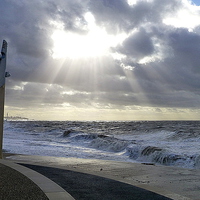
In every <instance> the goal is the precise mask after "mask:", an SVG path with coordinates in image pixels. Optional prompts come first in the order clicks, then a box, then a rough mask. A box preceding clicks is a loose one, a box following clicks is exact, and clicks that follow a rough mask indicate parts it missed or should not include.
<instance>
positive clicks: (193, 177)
mask: <svg viewBox="0 0 200 200" xmlns="http://www.w3.org/2000/svg"><path fill="white" fill-rule="evenodd" d="M4 158H5V159H8V160H13V161H15V162H18V163H27V164H35V165H40V166H50V167H56V168H61V169H67V170H73V171H77V172H83V173H88V174H93V175H98V176H101V177H106V178H111V179H114V180H117V181H121V182H124V183H128V184H131V185H134V186H137V187H141V188H144V189H147V190H150V191H153V192H156V193H158V194H161V195H164V196H166V197H169V198H172V199H176V200H189V199H193V200H199V196H200V170H195V169H182V168H175V167H165V166H156V165H155V166H154V165H145V164H139V163H126V162H116V161H107V160H93V159H80V158H63V157H48V156H32V155H31V156H29V155H15V154H5V155H4Z"/></svg>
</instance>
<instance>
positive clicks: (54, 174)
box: [21, 164, 171, 200]
mask: <svg viewBox="0 0 200 200" xmlns="http://www.w3.org/2000/svg"><path fill="white" fill-rule="evenodd" d="M21 165H23V166H25V167H28V168H30V169H32V170H35V171H37V172H39V173H40V174H42V175H44V176H46V177H47V178H49V179H51V180H52V181H54V182H55V183H57V184H58V185H60V186H61V187H62V188H63V189H65V190H66V191H67V192H68V193H69V194H71V195H72V196H73V197H74V198H75V199H76V200H86V199H87V200H171V199H170V198H167V197H164V196H162V195H159V194H156V193H154V192H151V191H148V190H145V189H142V188H139V187H135V186H133V185H129V184H126V183H122V182H119V181H115V180H112V179H108V178H103V177H100V176H95V175H90V174H86V173H80V172H75V171H71V170H65V169H59V168H53V167H45V166H38V165H30V164H21Z"/></svg>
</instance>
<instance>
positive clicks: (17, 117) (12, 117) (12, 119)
mask: <svg viewBox="0 0 200 200" xmlns="http://www.w3.org/2000/svg"><path fill="white" fill-rule="evenodd" d="M4 120H5V121H28V120H29V119H28V118H26V117H20V116H8V114H7V116H4Z"/></svg>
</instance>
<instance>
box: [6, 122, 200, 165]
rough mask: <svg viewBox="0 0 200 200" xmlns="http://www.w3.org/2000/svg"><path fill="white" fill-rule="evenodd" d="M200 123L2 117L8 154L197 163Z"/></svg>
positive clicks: (183, 163) (162, 163)
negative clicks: (29, 120)
mask: <svg viewBox="0 0 200 200" xmlns="http://www.w3.org/2000/svg"><path fill="white" fill-rule="evenodd" d="M199 125H200V122H184V121H183V122H164V121H163V122H49V121H46V122H45V121H31V122H28V121H27V122H26V121H23V122H20V121H18V122H5V124H4V146H3V148H4V150H5V151H8V152H12V153H19V154H30V155H48V156H57V157H78V158H94V159H109V160H118V161H125V162H127V161H128V162H130V161H131V162H150V163H157V164H161V165H171V166H178V167H185V168H200V147H199V141H200V128H199V127H200V126H199Z"/></svg>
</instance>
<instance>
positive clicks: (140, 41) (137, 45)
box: [117, 28, 154, 59]
mask: <svg viewBox="0 0 200 200" xmlns="http://www.w3.org/2000/svg"><path fill="white" fill-rule="evenodd" d="M117 51H118V52H120V53H122V54H125V55H127V56H131V57H136V58H138V59H140V58H143V57H145V56H148V55H151V54H152V53H153V52H154V46H153V43H152V41H151V37H149V35H148V33H147V32H146V31H145V30H144V29H143V28H141V29H140V30H139V31H137V32H136V33H133V34H132V35H131V36H130V37H128V38H127V39H126V40H125V41H124V42H123V44H122V47H121V48H119V49H118V50H117Z"/></svg>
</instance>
